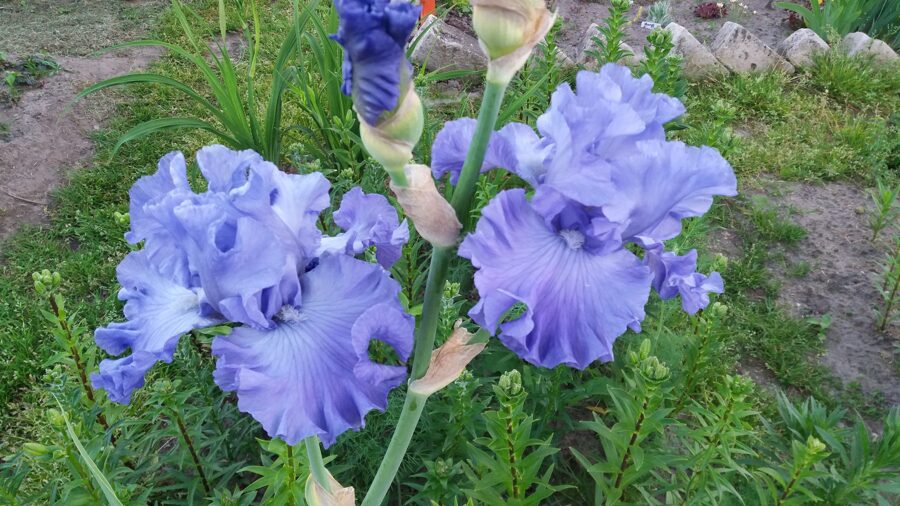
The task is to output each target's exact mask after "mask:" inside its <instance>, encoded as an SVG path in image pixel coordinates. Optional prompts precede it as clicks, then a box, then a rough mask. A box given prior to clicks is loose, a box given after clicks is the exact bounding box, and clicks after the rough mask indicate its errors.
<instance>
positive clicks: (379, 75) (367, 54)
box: [332, 0, 424, 185]
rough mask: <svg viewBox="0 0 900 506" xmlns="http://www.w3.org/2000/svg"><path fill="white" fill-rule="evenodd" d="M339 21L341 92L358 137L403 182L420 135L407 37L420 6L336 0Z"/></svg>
mask: <svg viewBox="0 0 900 506" xmlns="http://www.w3.org/2000/svg"><path fill="white" fill-rule="evenodd" d="M335 7H336V9H337V13H338V17H339V18H340V24H339V26H338V33H337V34H335V35H334V36H333V37H332V38H333V39H334V40H336V41H337V42H338V43H339V44H340V45H341V46H343V47H344V66H343V70H344V84H343V86H342V88H341V89H342V91H343V92H344V94H346V95H350V96H351V97H353V105H354V107H355V108H356V113H357V115H358V116H359V121H360V136H361V137H362V140H363V144H364V145H365V146H366V150H368V151H369V154H371V155H372V158H374V159H375V160H377V161H378V162H379V163H381V164H382V165H384V167H385V168H386V169H387V170H388V173H389V174H390V175H391V180H392V181H394V182H395V183H396V184H399V185H403V184H404V183H405V182H404V180H403V167H404V166H406V164H407V163H409V161H410V160H411V159H412V148H413V147H414V146H415V145H416V143H417V142H419V137H421V135H422V126H423V123H424V121H423V113H422V103H421V101H420V100H419V97H418V96H417V95H416V92H415V90H414V89H413V86H412V75H413V69H412V64H410V63H409V61H408V60H407V59H406V42H407V40H408V39H409V36H410V34H411V33H412V30H413V28H414V27H415V26H416V22H417V21H418V19H419V13H420V12H421V7H420V6H418V5H413V4H412V3H409V2H405V1H394V2H383V1H380V0H341V1H339V2H335Z"/></svg>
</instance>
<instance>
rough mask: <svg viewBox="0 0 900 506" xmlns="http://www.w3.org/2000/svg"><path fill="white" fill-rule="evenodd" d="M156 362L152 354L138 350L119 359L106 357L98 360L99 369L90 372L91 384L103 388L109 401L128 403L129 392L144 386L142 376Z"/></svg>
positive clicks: (129, 400) (129, 398)
mask: <svg viewBox="0 0 900 506" xmlns="http://www.w3.org/2000/svg"><path fill="white" fill-rule="evenodd" d="M168 361H171V359H170V360H168ZM157 362H159V358H157V357H156V356H155V355H154V354H152V353H145V352H140V351H136V352H134V353H132V354H131V355H128V356H127V357H123V358H119V359H114V360H113V359H108V358H107V359H104V360H103V361H101V362H100V370H99V371H98V372H95V373H93V374H91V384H92V385H93V386H94V388H96V389H98V390H105V391H106V395H107V396H108V397H109V399H110V400H111V401H113V402H117V403H119V404H128V403H129V402H131V393H132V392H134V391H135V390H137V389H138V388H141V387H142V386H144V376H145V375H146V374H147V371H149V370H150V368H151V367H153V366H154V365H156V363H157Z"/></svg>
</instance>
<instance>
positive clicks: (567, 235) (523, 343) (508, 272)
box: [459, 190, 651, 368]
mask: <svg viewBox="0 0 900 506" xmlns="http://www.w3.org/2000/svg"><path fill="white" fill-rule="evenodd" d="M584 241H585V237H584V236H583V235H582V234H581V233H580V232H578V231H577V230H554V229H553V228H551V227H550V226H548V225H547V223H546V221H545V220H544V218H543V217H542V216H541V215H539V214H538V213H537V212H535V211H534V209H532V207H531V206H530V204H529V203H528V201H527V200H526V198H525V192H524V191H523V190H507V191H504V192H501V193H500V194H499V195H497V197H495V198H494V199H493V200H492V201H491V203H490V204H488V205H487V206H486V207H485V208H484V211H483V214H482V217H481V220H480V221H479V222H478V225H477V228H476V231H475V232H474V233H473V234H471V235H469V236H468V237H466V239H465V240H464V241H463V243H462V245H461V246H460V249H459V254H460V256H463V257H466V258H469V259H470V260H471V261H472V264H473V265H474V266H475V268H476V269H477V272H476V274H475V286H476V287H477V289H478V293H479V294H480V296H481V300H480V301H479V302H478V304H477V305H476V306H475V307H474V308H473V309H472V311H471V312H470V313H469V314H470V316H472V318H473V319H474V320H475V321H476V322H478V323H479V324H480V325H482V326H484V327H485V328H487V329H489V330H491V331H496V330H497V328H498V327H499V329H500V340H501V341H502V342H503V343H504V344H505V345H506V346H507V347H509V348H510V349H511V350H512V351H514V352H515V353H516V354H518V355H519V356H520V357H522V358H523V359H525V360H526V361H528V362H531V363H533V364H536V365H540V366H544V367H555V366H557V365H559V364H566V365H569V366H572V367H577V368H584V367H587V366H588V364H590V363H591V362H593V361H595V360H598V359H599V360H603V361H608V360H611V359H612V356H613V351H612V345H613V342H614V341H615V340H616V338H618V337H619V336H620V335H621V334H622V333H624V332H625V330H626V329H627V327H628V326H629V325H636V324H637V323H639V322H640V321H641V320H642V319H643V318H644V305H645V304H646V302H647V298H648V295H649V291H650V281H651V274H650V270H649V269H648V268H647V267H646V266H644V265H642V263H641V261H640V260H639V259H638V258H637V257H635V256H634V255H633V254H632V253H630V252H629V251H627V250H625V249H618V250H614V251H612V252H610V253H607V254H595V253H591V252H589V251H587V250H586V249H585V248H584V247H583V246H584V244H585V242H584ZM516 303H522V304H523V305H524V313H523V314H522V315H521V316H519V317H518V318H516V319H514V320H512V321H508V322H504V321H503V320H504V317H505V315H506V314H507V312H508V311H510V310H511V309H514V306H515V305H516Z"/></svg>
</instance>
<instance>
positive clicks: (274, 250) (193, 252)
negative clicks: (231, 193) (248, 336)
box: [175, 195, 304, 328]
mask: <svg viewBox="0 0 900 506" xmlns="http://www.w3.org/2000/svg"><path fill="white" fill-rule="evenodd" d="M220 197H221V196H218V195H207V196H206V198H205V199H203V200H201V201H199V202H190V203H185V204H182V205H181V206H179V207H178V208H177V209H176V210H175V214H176V215H177V217H178V219H179V220H180V222H181V224H182V226H183V227H184V228H185V229H186V230H187V236H186V237H185V241H184V242H185V244H184V246H185V248H186V249H187V251H188V259H189V262H190V266H191V270H192V271H193V272H195V273H196V274H197V276H198V277H199V280H200V284H201V285H202V286H203V289H204V295H205V301H206V302H208V303H209V304H210V305H211V306H212V307H213V308H215V309H216V310H217V311H218V312H220V313H221V314H223V315H224V316H225V317H226V318H227V319H228V320H229V321H233V322H240V323H245V324H248V325H253V326H256V327H259V328H264V327H269V326H271V325H272V321H271V318H272V317H273V316H274V315H275V313H276V312H277V311H278V310H279V309H280V308H281V307H282V306H283V305H285V304H292V303H296V302H297V301H298V300H299V297H300V282H299V279H298V276H299V274H298V272H300V270H301V269H302V267H303V265H304V264H301V261H300V259H299V258H298V252H297V250H296V249H295V248H294V246H293V245H292V244H285V243H284V242H283V241H281V240H280V238H279V237H278V236H277V234H276V233H275V232H274V231H273V230H272V229H270V228H268V227H265V226H263V225H262V224H261V223H260V222H259V221H257V220H255V219H253V218H250V217H247V216H245V215H239V214H238V215H234V214H233V213H232V212H230V210H229V208H228V206H227V205H226V204H225V203H223V202H222V199H221V198H220Z"/></svg>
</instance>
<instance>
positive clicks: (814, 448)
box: [806, 436, 828, 454]
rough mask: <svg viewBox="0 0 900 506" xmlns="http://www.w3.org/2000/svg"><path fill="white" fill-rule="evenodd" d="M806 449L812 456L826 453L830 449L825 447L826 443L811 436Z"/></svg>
mask: <svg viewBox="0 0 900 506" xmlns="http://www.w3.org/2000/svg"><path fill="white" fill-rule="evenodd" d="M806 448H807V450H809V453H811V454H820V453H825V450H827V449H828V447H826V446H825V443H823V442H822V441H820V440H819V439H818V438H816V437H813V436H809V438H807V440H806Z"/></svg>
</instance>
